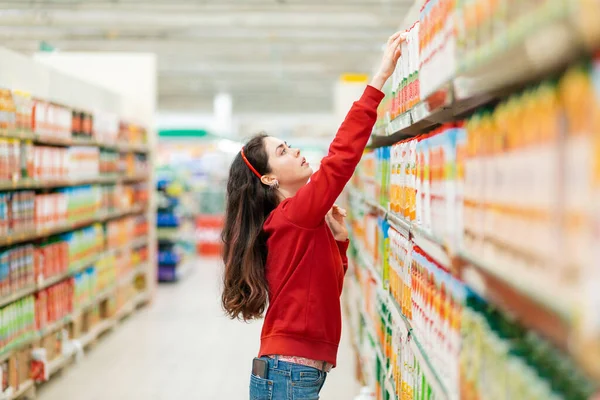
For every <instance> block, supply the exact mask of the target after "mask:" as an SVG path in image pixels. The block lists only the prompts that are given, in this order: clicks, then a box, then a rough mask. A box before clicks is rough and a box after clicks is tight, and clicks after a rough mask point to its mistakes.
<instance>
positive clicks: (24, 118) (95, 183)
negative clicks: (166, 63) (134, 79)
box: [0, 48, 155, 400]
mask: <svg viewBox="0 0 600 400" xmlns="http://www.w3.org/2000/svg"><path fill="white" fill-rule="evenodd" d="M0 53H1V54H2V58H3V60H2V63H0V70H1V72H2V73H1V74H0V84H2V87H4V88H8V89H9V90H3V93H2V96H3V104H2V106H1V107H3V109H2V112H3V115H5V117H3V118H4V119H3V121H2V126H0V144H1V145H3V146H4V147H3V148H2V152H0V166H1V167H2V169H0V195H1V196H3V197H2V199H3V201H4V203H3V204H2V207H4V208H3V209H2V210H1V211H0V212H2V213H3V214H2V216H1V219H2V223H3V225H2V228H3V229H4V230H3V231H2V232H3V234H1V235H0V256H2V258H1V259H0V289H1V290H0V318H2V324H3V326H4V327H5V328H6V327H8V328H10V329H8V328H6V329H3V330H2V335H0V345H1V347H0V370H1V371H2V373H3V375H4V376H5V377H10V378H9V379H8V381H7V380H6V379H3V380H2V381H3V382H2V384H3V385H2V387H0V399H10V400H12V399H20V398H23V397H24V396H26V397H27V398H28V399H33V398H35V390H36V387H37V386H38V384H40V383H42V382H43V381H44V374H42V375H36V374H39V373H40V371H39V370H38V369H37V368H38V367H39V365H37V364H35V363H36V361H37V358H36V357H39V356H40V355H41V354H44V358H43V359H44V361H43V362H42V364H43V368H44V369H45V370H46V372H47V373H48V375H49V376H52V375H53V374H55V373H56V372H57V371H59V370H61V369H63V368H65V367H67V366H69V365H70V364H71V361H72V360H73V357H74V356H75V354H74V352H70V351H69V350H68V349H69V348H71V347H73V348H76V347H77V346H76V345H75V342H79V344H81V345H82V346H83V348H86V347H87V346H90V345H92V344H94V343H96V341H97V339H98V338H99V337H100V336H102V335H103V334H104V333H105V332H107V331H110V330H112V329H114V328H115V327H116V326H117V324H118V323H119V321H121V320H122V319H124V318H125V317H127V316H128V315H130V314H131V313H133V312H134V311H135V310H136V309H137V308H139V307H140V306H142V305H144V304H146V303H148V302H149V301H150V300H151V298H152V296H151V294H152V288H153V286H154V285H153V281H151V280H149V279H148V277H149V276H153V275H154V273H153V271H154V261H153V260H154V258H153V256H152V255H151V254H152V249H153V243H154V241H155V232H154V230H153V229H152V226H151V222H153V221H154V215H155V214H154V209H153V208H154V207H153V204H154V199H153V192H152V191H151V190H150V186H151V184H152V183H151V182H152V176H153V174H152V170H151V169H150V168H149V166H150V165H151V161H152V157H153V151H152V133H151V131H150V132H146V130H145V129H144V128H142V127H141V125H134V124H130V123H129V122H125V121H124V120H122V119H121V118H119V117H118V116H121V115H122V110H121V107H123V108H125V106H127V107H136V106H134V105H132V104H129V103H127V104H125V100H123V99H122V98H121V95H120V94H117V92H112V91H109V90H107V89H101V88H99V87H95V86H94V85H92V84H88V83H86V82H85V81H84V80H80V79H75V78H72V77H71V76H70V75H65V74H62V73H61V72H59V70H60V68H58V69H56V68H46V67H45V66H43V65H41V64H38V63H36V62H35V61H33V60H31V59H29V58H26V57H24V56H21V55H18V54H15V53H11V52H10V51H7V50H5V49H2V48H0ZM32 64H33V65H32ZM22 70H23V71H26V73H28V74H30V75H28V76H27V77H26V78H27V79H21V78H20V74H22V73H21V71H22ZM23 73H25V72H23ZM53 81H57V82H60V85H58V84H55V85H53V84H51V83H52V82H53ZM15 82H16V83H15ZM22 85H25V86H24V87H23V86H22ZM14 86H18V87H14ZM24 90H25V91H28V94H24V93H25V92H24ZM32 99H34V100H32ZM131 101H132V100H127V102H131ZM36 107H37V108H36ZM45 107H48V108H45ZM52 107H53V108H52ZM50 108H52V110H51V111H52V112H50V111H48V112H47V110H49V109H50ZM83 108H89V109H93V110H95V111H94V115H95V116H98V115H102V116H103V117H102V118H98V119H97V122H98V124H97V125H94V124H93V123H92V119H93V116H92V113H91V112H88V113H86V118H88V119H87V122H89V124H87V125H86V126H85V127H84V125H83V123H82V122H81V121H79V123H77V122H76V119H77V118H80V117H81V118H83V114H80V112H81V109H83ZM74 109H76V110H77V111H76V112H75V111H73V110H74ZM36 110H37V111H36ZM40 110H41V111H40ZM36 112H38V113H39V115H38V116H37V117H35V113H36ZM127 112H129V113H130V112H131V111H127ZM144 112H145V111H144ZM11 113H12V114H11ZM104 113H106V115H109V116H110V120H108V122H107V119H106V118H104V117H106V115H104ZM13 114H14V115H13ZM11 116H12V117H11ZM65 117H68V118H65ZM70 118H73V119H72V120H71V119H70ZM10 121H13V122H12V123H11V122H10ZM11 124H13V125H11ZM6 125H8V127H7V126H6ZM95 138H98V140H96V139H95ZM111 138H112V139H111ZM105 139H106V140H105ZM109 141H110V143H108V142H109ZM143 143H145V144H143ZM88 148H89V149H88ZM93 148H97V149H93ZM99 150H102V152H100V151H99ZM106 150H108V152H107V151H106ZM88 151H89V152H88ZM67 176H70V177H68V178H67ZM40 177H42V178H40ZM44 177H46V178H44ZM47 177H65V178H63V179H49V178H47ZM75 177H82V178H75ZM83 177H85V178H83ZM23 194H26V195H27V196H29V197H23V196H24V195H23ZM26 201H29V203H27V204H26V203H25V202H26ZM19 202H21V203H19ZM15 204H16V205H15ZM30 205H31V206H30ZM29 206H30V207H29ZM27 207H29V208H27ZM0 208H1V207H0ZM63 208H64V209H63ZM7 210H8V211H7ZM17 260H18V263H17ZM17 315H18V317H19V318H16V317H17ZM17 325H18V326H17ZM65 344H66V345H67V347H65V346H64V345H65ZM32 360H33V361H32ZM24 364H25V365H24ZM34 364H35V365H36V367H35V368H33V365H34ZM6 384H8V386H6Z"/></svg>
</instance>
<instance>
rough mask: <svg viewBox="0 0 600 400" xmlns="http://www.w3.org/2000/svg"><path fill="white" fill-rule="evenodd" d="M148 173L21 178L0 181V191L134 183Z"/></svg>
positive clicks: (145, 178)
mask: <svg viewBox="0 0 600 400" xmlns="http://www.w3.org/2000/svg"><path fill="white" fill-rule="evenodd" d="M147 179H148V175H142V174H137V175H116V174H114V175H107V176H98V177H91V178H84V179H61V180H45V181H38V180H33V179H23V180H19V181H15V182H0V191H9V190H25V189H55V188H63V187H73V186H81V185H94V184H118V183H134V182H140V181H145V180H147Z"/></svg>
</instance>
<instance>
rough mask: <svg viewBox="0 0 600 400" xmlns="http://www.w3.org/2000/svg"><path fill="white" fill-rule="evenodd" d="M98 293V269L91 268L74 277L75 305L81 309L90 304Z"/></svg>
mask: <svg viewBox="0 0 600 400" xmlns="http://www.w3.org/2000/svg"><path fill="white" fill-rule="evenodd" d="M97 293H98V274H97V271H96V268H94V267H89V268H87V269H85V270H83V271H81V272H78V273H76V274H75V275H74V276H73V305H74V307H75V308H76V309H81V308H83V307H85V306H86V305H87V304H89V303H90V302H91V301H92V300H93V298H94V296H96V294H97Z"/></svg>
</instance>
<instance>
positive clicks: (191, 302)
mask: <svg viewBox="0 0 600 400" xmlns="http://www.w3.org/2000/svg"><path fill="white" fill-rule="evenodd" d="M220 273H221V268H220V266H219V263H218V262H216V261H208V260H197V261H195V265H194V269H193V271H192V272H191V273H190V274H188V275H187V276H186V277H185V279H183V280H182V281H181V282H179V283H176V284H172V285H164V286H162V285H161V286H160V287H159V288H158V292H157V294H156V297H155V300H154V302H153V303H152V304H151V305H150V306H147V307H145V308H143V309H142V310H140V311H138V312H137V313H135V314H133V315H132V316H131V317H130V318H129V319H128V320H126V321H124V322H123V323H122V324H121V325H120V326H118V327H117V328H116V329H115V330H114V332H110V333H109V334H108V335H106V336H105V337H104V338H103V339H102V340H101V341H100V342H99V343H98V344H97V345H96V347H95V348H94V349H92V350H91V351H90V352H89V353H87V354H86V356H85V358H84V359H83V360H82V361H81V362H80V363H79V364H78V365H74V366H72V367H71V368H67V369H66V370H65V371H63V372H62V374H61V375H59V376H56V377H55V378H53V379H52V380H51V381H50V382H48V383H47V384H46V385H45V386H43V387H42V388H41V390H40V391H39V392H38V398H39V399H41V400H107V399H108V400H171V399H190V400H191V399H199V400H230V399H231V400H237V399H247V398H248V379H249V368H250V364H251V360H252V357H254V356H255V354H256V353H257V351H258V345H259V336H260V328H261V323H251V324H245V323H242V322H238V321H231V320H229V319H227V318H226V317H225V316H224V315H223V312H222V311H221V308H220V305H219V286H220V283H219V279H220ZM348 334H349V332H348V329H344V336H343V338H342V343H341V344H340V351H339V355H338V365H339V366H338V367H337V368H336V369H335V370H334V371H332V373H331V374H330V375H329V376H328V378H327V382H326V383H325V387H324V389H323V392H322V395H321V399H324V400H351V399H353V398H354V396H355V395H356V394H357V392H358V386H357V384H356V383H355V380H354V357H353V354H352V348H351V345H350V339H349V337H348Z"/></svg>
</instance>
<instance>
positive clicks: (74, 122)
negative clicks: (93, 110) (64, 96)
mask: <svg viewBox="0 0 600 400" xmlns="http://www.w3.org/2000/svg"><path fill="white" fill-rule="evenodd" d="M93 119H94V116H93V115H92V114H90V113H88V112H85V111H80V110H71V134H72V137H73V138H79V139H86V140H91V139H92V136H93V132H92V126H93V123H94V122H93Z"/></svg>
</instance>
